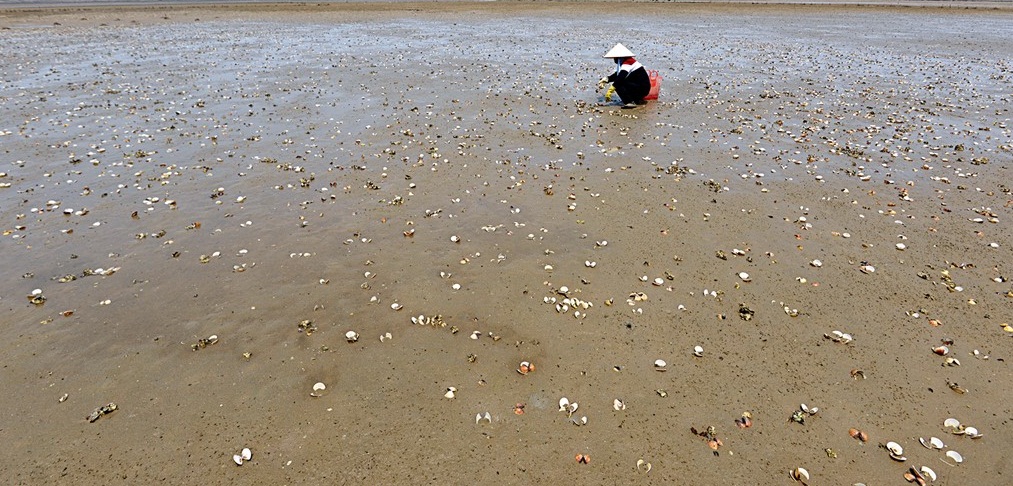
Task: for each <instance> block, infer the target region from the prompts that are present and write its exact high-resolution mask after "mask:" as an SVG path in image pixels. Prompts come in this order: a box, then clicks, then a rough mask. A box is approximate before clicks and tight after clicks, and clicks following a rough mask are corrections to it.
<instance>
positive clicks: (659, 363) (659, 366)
mask: <svg viewBox="0 0 1013 486" xmlns="http://www.w3.org/2000/svg"><path fill="white" fill-rule="evenodd" d="M666 366H668V363H666V362H665V360H663V359H657V360H654V369H656V370H658V371H665V370H667V369H668V368H666Z"/></svg>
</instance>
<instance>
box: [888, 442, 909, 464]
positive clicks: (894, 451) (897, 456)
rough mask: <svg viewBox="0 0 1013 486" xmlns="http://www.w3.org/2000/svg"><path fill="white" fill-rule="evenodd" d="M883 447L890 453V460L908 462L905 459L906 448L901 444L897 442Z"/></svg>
mask: <svg viewBox="0 0 1013 486" xmlns="http://www.w3.org/2000/svg"><path fill="white" fill-rule="evenodd" d="M883 447H885V448H886V450H887V451H888V452H889V453H890V459H893V460H895V461H898V462H904V461H906V460H907V458H906V457H904V448H903V447H901V446H900V444H898V443H896V442H887V443H886V445H885V446H883Z"/></svg>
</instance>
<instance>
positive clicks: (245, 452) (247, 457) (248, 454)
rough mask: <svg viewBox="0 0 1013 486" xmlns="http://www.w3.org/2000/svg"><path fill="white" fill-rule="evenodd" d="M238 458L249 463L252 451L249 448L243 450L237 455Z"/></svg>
mask: <svg viewBox="0 0 1013 486" xmlns="http://www.w3.org/2000/svg"><path fill="white" fill-rule="evenodd" d="M239 456H240V457H242V458H243V460H244V461H249V460H250V459H253V451H251V450H250V449H249V448H244V449H243V451H242V452H240V453H239Z"/></svg>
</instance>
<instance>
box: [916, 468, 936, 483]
mask: <svg viewBox="0 0 1013 486" xmlns="http://www.w3.org/2000/svg"><path fill="white" fill-rule="evenodd" d="M919 472H920V473H922V475H924V476H925V477H927V478H929V481H930V482H931V481H935V480H936V477H937V476H936V472H935V471H933V470H932V468H930V467H928V466H922V467H921V469H919Z"/></svg>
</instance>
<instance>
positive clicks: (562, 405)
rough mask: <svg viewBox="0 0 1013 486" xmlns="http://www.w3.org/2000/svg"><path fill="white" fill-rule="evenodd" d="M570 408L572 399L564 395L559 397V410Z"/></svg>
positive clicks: (563, 410)
mask: <svg viewBox="0 0 1013 486" xmlns="http://www.w3.org/2000/svg"><path fill="white" fill-rule="evenodd" d="M569 409H570V399H569V398H566V397H563V398H560V399H559V411H560V412H565V411H567V410H569Z"/></svg>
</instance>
